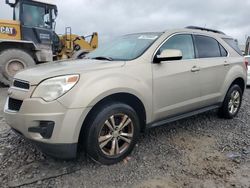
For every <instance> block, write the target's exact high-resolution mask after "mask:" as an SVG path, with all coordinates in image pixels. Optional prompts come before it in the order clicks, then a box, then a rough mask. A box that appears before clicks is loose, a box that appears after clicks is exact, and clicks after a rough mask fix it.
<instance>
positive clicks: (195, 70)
mask: <svg viewBox="0 0 250 188" xmlns="http://www.w3.org/2000/svg"><path fill="white" fill-rule="evenodd" d="M198 71H200V68H199V67H197V66H193V67H192V69H191V72H198Z"/></svg>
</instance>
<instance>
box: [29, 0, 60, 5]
mask: <svg viewBox="0 0 250 188" xmlns="http://www.w3.org/2000/svg"><path fill="white" fill-rule="evenodd" d="M32 1H35V2H39V3H45V4H49V5H56V4H55V2H54V1H53V0H32Z"/></svg>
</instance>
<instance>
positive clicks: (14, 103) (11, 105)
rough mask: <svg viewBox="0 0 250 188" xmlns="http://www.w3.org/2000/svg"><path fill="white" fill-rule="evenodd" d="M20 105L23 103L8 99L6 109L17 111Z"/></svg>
mask: <svg viewBox="0 0 250 188" xmlns="http://www.w3.org/2000/svg"><path fill="white" fill-rule="evenodd" d="M22 104H23V101H21V100H17V99H13V98H9V102H8V108H9V110H13V111H19V110H20V108H21V106H22Z"/></svg>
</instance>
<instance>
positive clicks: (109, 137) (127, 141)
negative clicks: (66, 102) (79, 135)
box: [85, 103, 140, 165]
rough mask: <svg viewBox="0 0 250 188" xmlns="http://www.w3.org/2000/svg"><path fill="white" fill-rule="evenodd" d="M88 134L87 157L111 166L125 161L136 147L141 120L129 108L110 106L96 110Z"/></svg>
mask: <svg viewBox="0 0 250 188" xmlns="http://www.w3.org/2000/svg"><path fill="white" fill-rule="evenodd" d="M86 131H87V134H86V135H87V136H86V140H85V146H86V150H87V153H88V155H89V156H90V157H91V158H92V159H93V160H94V161H96V162H99V163H102V164H106V165H110V164H114V163H117V162H119V161H121V160H123V159H124V158H125V157H127V156H128V155H129V154H130V152H131V151H132V149H133V148H134V146H135V144H136V142H137V139H138V135H139V132H140V125H139V119H138V116H137V114H136V112H135V111H134V109H133V108H131V107H130V106H128V105H126V104H121V103H113V104H112V103H111V104H109V105H105V106H103V107H101V108H100V109H99V110H97V112H96V116H95V117H93V121H90V123H89V124H88V127H87V130H86Z"/></svg>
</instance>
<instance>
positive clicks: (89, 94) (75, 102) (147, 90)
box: [58, 68, 152, 119]
mask: <svg viewBox="0 0 250 188" xmlns="http://www.w3.org/2000/svg"><path fill="white" fill-rule="evenodd" d="M121 69H122V68H121ZM104 72H105V73H104ZM126 72H129V71H126ZM93 74H94V75H95V76H93ZM148 75H149V77H148V78H138V77H137V76H136V75H135V74H133V73H130V74H127V73H125V71H117V72H116V70H115V69H111V70H110V71H107V70H106V71H103V70H100V71H95V72H92V73H91V75H90V73H87V74H84V75H83V76H81V80H80V81H79V83H78V84H77V86H76V87H74V88H73V89H72V91H70V92H69V93H68V94H67V95H65V96H63V97H61V98H60V99H58V100H59V102H61V103H62V104H63V105H64V106H66V107H67V108H88V107H93V106H95V105H96V104H97V103H98V102H99V101H101V100H102V99H104V98H105V97H108V96H110V95H113V94H117V93H128V94H131V95H134V96H136V97H137V98H138V99H139V100H141V102H142V103H143V104H144V107H145V110H146V115H147V118H149V119H150V118H151V115H152V111H151V106H152V80H151V77H150V75H151V74H148ZM145 80H146V81H145Z"/></svg>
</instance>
